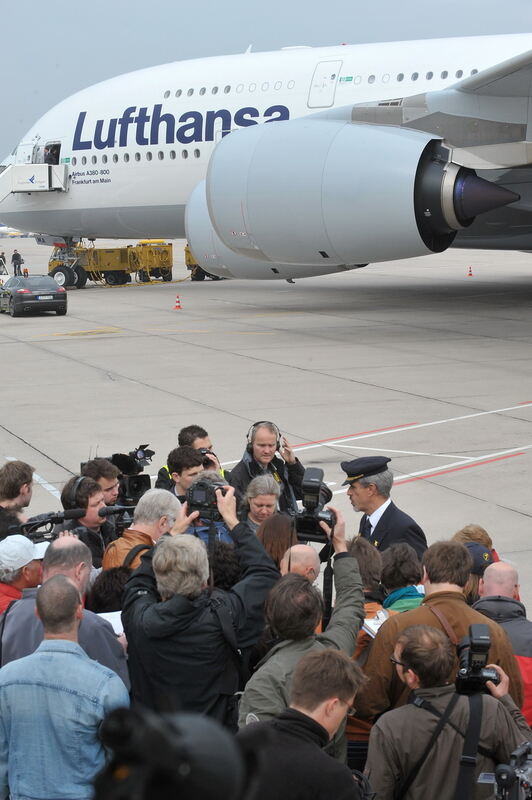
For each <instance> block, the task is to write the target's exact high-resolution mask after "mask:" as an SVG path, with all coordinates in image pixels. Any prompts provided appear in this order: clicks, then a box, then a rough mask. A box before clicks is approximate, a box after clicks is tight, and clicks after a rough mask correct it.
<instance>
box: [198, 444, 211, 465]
mask: <svg viewBox="0 0 532 800" xmlns="http://www.w3.org/2000/svg"><path fill="white" fill-rule="evenodd" d="M198 453H200V455H202V456H203V461H202V466H203V469H213V467H214V465H213V462H212V459H211V458H207V457H206V456H208V455H209V456H213V455H214V453H213V452H212V450H209V448H208V447H200V448H199V450H198Z"/></svg>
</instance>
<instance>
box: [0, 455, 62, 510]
mask: <svg viewBox="0 0 532 800" xmlns="http://www.w3.org/2000/svg"><path fill="white" fill-rule="evenodd" d="M5 459H6V461H18V458H15V457H14V456H6V457H5ZM33 480H34V481H35V483H38V484H39V486H42V488H43V489H46V491H47V492H50V494H53V496H54V497H55V498H56V499H57V500H60V499H61V492H60V491H58V490H57V489H56V488H55V486H52V484H51V483H48V481H47V480H45V479H44V478H42V477H41V476H40V475H38V474H37V473H36V472H34V473H33Z"/></svg>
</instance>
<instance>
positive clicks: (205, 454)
mask: <svg viewBox="0 0 532 800" xmlns="http://www.w3.org/2000/svg"><path fill="white" fill-rule="evenodd" d="M177 445H178V447H177V448H175V449H178V448H181V447H191V448H192V449H193V450H196V451H197V452H199V454H200V455H201V458H202V460H201V466H202V467H203V469H209V470H211V469H213V470H216V472H218V473H219V474H220V475H221V477H222V478H224V480H225V482H226V483H227V482H228V478H229V473H228V472H227V470H224V469H223V468H222V466H221V464H220V462H219V460H218V456H216V455H215V453H213V446H212V442H211V439H210V436H209V434H208V433H207V431H206V430H205V428H202V427H201V426H200V425H187V427H186V428H181V430H180V431H179V434H178V436H177ZM171 472H172V470H171V465H170V464H168V463H167V464H166V465H165V466H164V467H161V469H160V470H159V472H158V473H157V480H156V482H155V488H156V489H168V490H170V491H172V489H173V486H172V483H173V481H172V476H171Z"/></svg>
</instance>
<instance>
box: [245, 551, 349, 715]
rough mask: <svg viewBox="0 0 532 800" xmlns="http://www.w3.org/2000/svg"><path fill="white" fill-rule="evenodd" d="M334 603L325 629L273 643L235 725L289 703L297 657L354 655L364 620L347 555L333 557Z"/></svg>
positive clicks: (277, 711) (249, 686)
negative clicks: (331, 651)
mask: <svg viewBox="0 0 532 800" xmlns="http://www.w3.org/2000/svg"><path fill="white" fill-rule="evenodd" d="M334 583H335V588H336V604H335V606H334V609H333V612H332V615H331V619H330V621H329V624H328V626H327V629H326V630H325V631H324V632H323V633H319V634H315V635H314V636H309V637H308V638H306V639H303V640H301V641H294V640H292V639H288V640H284V641H282V642H279V643H278V644H276V645H275V646H274V647H272V649H271V650H270V651H269V653H267V654H266V656H265V657H264V658H263V659H262V661H260V662H259V664H258V667H257V671H256V672H255V673H254V674H253V675H252V677H251V678H250V680H249V681H248V683H247V684H246V689H245V691H244V694H243V695H242V699H241V701H240V709H239V720H238V724H239V726H240V727H243V726H244V725H246V724H247V723H248V722H251V721H257V720H260V721H263V720H269V719H272V717H275V716H277V715H278V714H280V713H281V712H282V711H284V709H285V708H286V707H287V706H288V704H289V693H290V683H291V681H292V673H293V671H294V669H295V667H296V666H297V664H298V662H299V660H300V658H301V657H302V656H304V655H305V654H306V653H308V652H309V651H311V650H317V649H323V648H325V647H334V648H337V649H338V650H343V651H344V652H345V653H347V655H349V656H351V655H353V651H354V649H355V645H356V641H357V634H358V631H359V629H360V626H361V625H362V621H363V619H364V606H363V602H364V599H363V595H362V586H361V581H360V573H359V571H358V564H357V561H356V559H355V558H353V557H352V556H349V555H347V553H339V554H338V555H336V556H335V557H334Z"/></svg>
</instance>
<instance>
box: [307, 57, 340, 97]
mask: <svg viewBox="0 0 532 800" xmlns="http://www.w3.org/2000/svg"><path fill="white" fill-rule="evenodd" d="M341 67H342V62H341V61H320V63H319V64H318V65H317V67H316V69H315V70H314V75H313V76H312V80H311V82H310V91H309V95H308V107H309V108H330V107H331V106H332V105H333V103H334V95H335V93H336V85H337V83H338V75H339V73H340V69H341Z"/></svg>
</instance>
